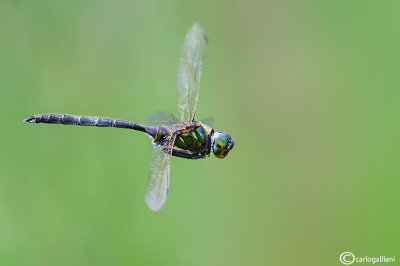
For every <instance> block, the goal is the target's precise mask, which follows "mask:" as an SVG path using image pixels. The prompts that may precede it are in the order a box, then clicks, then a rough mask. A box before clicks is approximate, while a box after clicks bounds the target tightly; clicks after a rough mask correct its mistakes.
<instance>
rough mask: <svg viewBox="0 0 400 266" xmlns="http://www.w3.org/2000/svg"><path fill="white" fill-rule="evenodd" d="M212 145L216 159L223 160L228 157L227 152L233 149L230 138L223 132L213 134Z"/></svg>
mask: <svg viewBox="0 0 400 266" xmlns="http://www.w3.org/2000/svg"><path fill="white" fill-rule="evenodd" d="M213 138H214V145H213V152H214V155H215V156H216V157H217V158H221V159H223V158H225V157H226V156H227V155H228V152H229V151H230V150H231V149H232V147H233V140H232V138H231V137H230V136H229V135H227V134H226V133H225V132H222V131H217V132H215V133H214V136H213Z"/></svg>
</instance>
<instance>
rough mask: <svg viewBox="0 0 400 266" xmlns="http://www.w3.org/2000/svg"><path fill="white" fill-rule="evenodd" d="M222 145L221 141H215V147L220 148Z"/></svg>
mask: <svg viewBox="0 0 400 266" xmlns="http://www.w3.org/2000/svg"><path fill="white" fill-rule="evenodd" d="M223 146H224V144H223V143H222V141H217V148H218V149H219V150H220V149H222V147H223Z"/></svg>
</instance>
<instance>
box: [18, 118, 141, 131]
mask: <svg viewBox="0 0 400 266" xmlns="http://www.w3.org/2000/svg"><path fill="white" fill-rule="evenodd" d="M24 122H29V123H47V124H63V125H78V126H96V127H117V128H128V129H134V130H139V131H143V132H146V128H145V126H143V125H141V124H138V123H135V122H131V121H126V120H119V119H112V118H106V117H97V116H82V115H67V114H39V115H34V116H31V117H28V118H27V119H25V120H24Z"/></svg>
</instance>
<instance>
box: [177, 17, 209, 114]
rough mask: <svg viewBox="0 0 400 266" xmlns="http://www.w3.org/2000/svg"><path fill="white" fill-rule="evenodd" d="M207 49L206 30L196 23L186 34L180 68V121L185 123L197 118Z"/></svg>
mask: <svg viewBox="0 0 400 266" xmlns="http://www.w3.org/2000/svg"><path fill="white" fill-rule="evenodd" d="M206 47H207V33H206V30H205V29H204V28H203V26H201V25H200V24H198V23H195V24H194V25H193V27H192V28H191V29H190V30H189V31H188V33H187V34H186V37H185V41H184V42H183V47H182V51H181V57H180V59H179V66H178V111H179V114H180V119H181V120H184V121H189V120H192V119H193V118H195V116H196V112H197V104H198V100H199V89H200V77H201V68H202V64H203V58H204V54H205V50H206Z"/></svg>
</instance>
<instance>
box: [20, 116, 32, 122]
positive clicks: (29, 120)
mask: <svg viewBox="0 0 400 266" xmlns="http://www.w3.org/2000/svg"><path fill="white" fill-rule="evenodd" d="M22 122H24V123H27V122H29V123H34V122H35V116H30V117H28V118H26V119H24V120H22Z"/></svg>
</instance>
